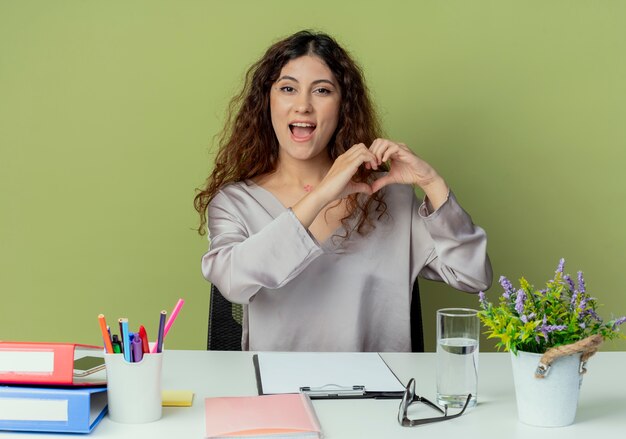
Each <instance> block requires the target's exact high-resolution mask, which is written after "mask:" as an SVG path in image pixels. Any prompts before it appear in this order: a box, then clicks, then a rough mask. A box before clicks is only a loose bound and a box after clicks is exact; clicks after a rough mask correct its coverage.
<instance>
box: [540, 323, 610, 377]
mask: <svg viewBox="0 0 626 439" xmlns="http://www.w3.org/2000/svg"><path fill="white" fill-rule="evenodd" d="M603 340H604V339H603V338H602V336H601V335H600V334H596V335H592V336H589V337H587V338H584V339H582V340H579V341H577V342H576V343H572V344H568V345H563V346H557V347H555V348H550V349H548V350H547V351H546V352H545V354H543V356H542V357H541V359H540V360H539V364H538V365H537V369H535V378H545V377H546V376H548V372H550V366H551V364H552V362H553V361H554V360H556V359H557V358H560V357H565V356H567V355H573V354H578V353H580V352H582V356H581V357H580V367H579V369H578V373H579V374H581V375H582V374H584V373H586V372H587V368H586V367H585V366H586V365H587V360H589V358H591V356H592V355H593V354H595V353H596V352H598V348H599V347H600V345H601V344H602V341H603Z"/></svg>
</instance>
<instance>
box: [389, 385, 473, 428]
mask: <svg viewBox="0 0 626 439" xmlns="http://www.w3.org/2000/svg"><path fill="white" fill-rule="evenodd" d="M470 399H472V395H471V394H469V395H467V400H466V401H465V405H464V406H463V409H462V410H461V411H460V412H458V413H456V414H454V415H448V406H447V405H446V406H444V408H443V409H442V408H441V407H439V406H438V405H437V404H434V403H432V402H430V401H429V400H427V399H426V398H424V397H423V396H419V395H416V394H415V379H413V378H411V379H410V380H409V383H408V384H407V385H406V390H405V391H404V396H403V397H402V402H400V407H399V408H398V423H399V424H400V425H402V426H403V427H415V426H416V425H424V424H429V423H431V422H440V421H447V420H448V419H454V418H458V417H459V416H461V415H462V414H463V413H464V412H465V409H466V408H467V406H468V405H469V402H470ZM414 402H423V403H424V404H426V405H427V406H428V407H430V408H432V409H434V410H436V411H437V412H439V413H441V414H442V415H443V416H435V417H432V418H423V419H409V417H408V416H407V410H408V409H409V406H410V405H411V404H413V403H414Z"/></svg>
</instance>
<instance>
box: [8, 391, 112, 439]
mask: <svg viewBox="0 0 626 439" xmlns="http://www.w3.org/2000/svg"><path fill="white" fill-rule="evenodd" d="M106 390H107V389H106V388H105V387H91V388H83V387H71V388H59V387H56V388H50V387H19V386H0V430H11V431H40V432H63V433H89V432H91V431H92V430H93V428H94V427H95V426H96V425H97V424H98V423H99V422H100V420H102V418H103V417H104V415H106V413H107V408H108V407H107V393H106Z"/></svg>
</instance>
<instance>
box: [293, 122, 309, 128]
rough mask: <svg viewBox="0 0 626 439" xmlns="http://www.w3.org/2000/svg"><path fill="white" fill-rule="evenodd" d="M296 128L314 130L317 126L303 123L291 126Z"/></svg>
mask: <svg viewBox="0 0 626 439" xmlns="http://www.w3.org/2000/svg"><path fill="white" fill-rule="evenodd" d="M291 125H292V126H294V127H302V128H314V127H315V125H313V124H311V123H303V122H295V123H292V124H291Z"/></svg>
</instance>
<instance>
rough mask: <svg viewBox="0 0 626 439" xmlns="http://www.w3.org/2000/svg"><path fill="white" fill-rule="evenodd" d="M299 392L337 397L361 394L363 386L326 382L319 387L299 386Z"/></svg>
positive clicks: (363, 392)
mask: <svg viewBox="0 0 626 439" xmlns="http://www.w3.org/2000/svg"><path fill="white" fill-rule="evenodd" d="M300 393H306V394H307V395H309V397H317V398H339V397H341V396H363V395H365V386H340V385H339V384H326V385H324V386H321V387H308V386H305V387H300Z"/></svg>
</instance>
